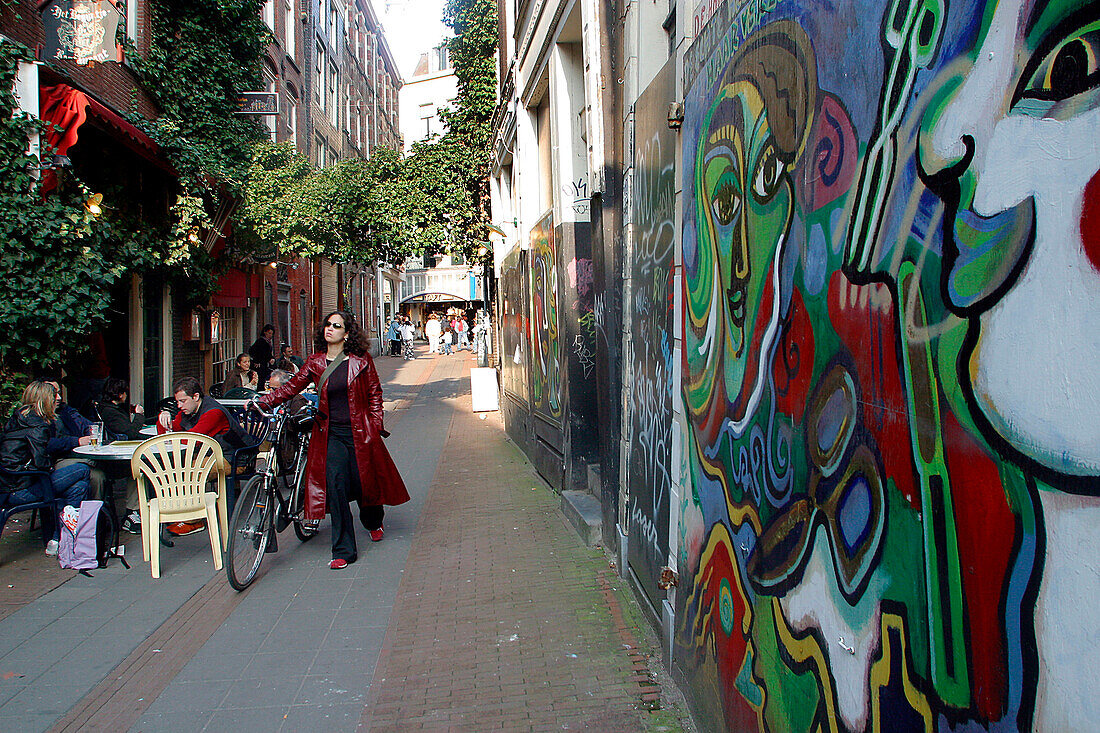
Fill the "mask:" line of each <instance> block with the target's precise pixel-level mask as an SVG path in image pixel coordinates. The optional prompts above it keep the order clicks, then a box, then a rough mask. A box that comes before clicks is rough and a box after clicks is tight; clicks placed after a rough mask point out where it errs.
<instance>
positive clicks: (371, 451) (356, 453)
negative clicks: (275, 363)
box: [259, 311, 409, 570]
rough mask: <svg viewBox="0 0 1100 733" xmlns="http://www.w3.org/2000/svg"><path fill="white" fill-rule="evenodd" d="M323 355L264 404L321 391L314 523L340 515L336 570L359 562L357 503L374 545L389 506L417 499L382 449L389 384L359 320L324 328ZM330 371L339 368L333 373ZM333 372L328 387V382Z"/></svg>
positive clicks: (335, 530) (314, 443)
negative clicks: (384, 404)
mask: <svg viewBox="0 0 1100 733" xmlns="http://www.w3.org/2000/svg"><path fill="white" fill-rule="evenodd" d="M314 339H315V347H316V349H317V352H318V353H315V354H313V355H312V356H310V357H309V359H308V360H307V361H306V363H305V366H303V367H302V368H301V369H300V370H299V371H298V373H297V374H295V375H294V376H293V377H292V378H291V379H290V381H289V382H287V383H286V384H285V385H283V386H282V387H280V388H279V389H277V390H275V391H273V392H271V393H270V394H268V395H266V396H264V397H262V398H260V400H259V402H260V404H262V405H264V406H265V407H268V408H270V407H274V406H275V405H279V404H282V403H283V402H286V401H287V400H289V399H290V398H291V397H293V396H294V395H296V394H298V393H299V392H301V391H302V390H303V389H305V388H306V385H308V384H309V383H310V382H313V383H314V384H315V385H317V393H318V395H319V396H320V404H319V406H318V409H317V420H316V422H315V424H314V426H313V433H312V434H311V436H310V440H309V455H308V457H307V459H306V508H305V518H306V520H307V521H311V522H312V521H320V520H321V519H322V518H324V516H325V507H326V504H327V507H328V511H329V513H330V514H331V515H332V562H331V563H329V567H330V568H332V569H333V570H340V569H341V568H346V567H347V566H348V565H349V564H350V563H353V562H355V560H356V557H357V550H356V545H355V522H354V520H353V518H352V514H351V506H350V502H351V501H352V500H353V499H354V500H356V501H358V502H359V520H360V521H361V522H362V523H363V526H364V527H366V528H367V530H368V531H369V532H370V538H371V540H372V541H374V542H378V541H379V540H381V539H382V518H383V515H384V509H383V505H384V504H389V505H391V506H392V505H395V504H403V503H404V502H406V501H408V500H409V493H408V491H406V490H405V483H404V481H402V480H401V474H400V473H398V471H397V466H395V465H394V463H393V459H392V458H390V454H389V451H387V450H386V446H385V445H384V444H383V443H382V436H383V435H386V434H387V433H385V430H384V428H383V427H382V384H381V383H380V382H379V381H378V372H377V371H375V368H374V360H373V359H371V358H370V355H369V354H368V353H367V348H366V339H365V337H364V335H363V331H362V329H360V328H359V324H358V323H356V322H355V318H354V316H352V315H351V314H350V313H345V312H344V311H333V312H332V313H330V314H329V315H328V316H326V317H325V319H324V320H323V321H322V322H321V323H320V325H318V327H317V333H316V335H315V337H314ZM330 365H335V366H334V367H333V368H332V369H329V367H330ZM326 370H328V371H329V374H328V376H327V378H326V379H325V381H324V384H321V379H322V377H323V376H324V375H325V372H326Z"/></svg>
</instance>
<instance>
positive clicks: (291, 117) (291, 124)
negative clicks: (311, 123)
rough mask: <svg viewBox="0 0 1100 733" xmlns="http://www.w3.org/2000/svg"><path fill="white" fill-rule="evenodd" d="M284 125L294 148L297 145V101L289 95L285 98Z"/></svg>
mask: <svg viewBox="0 0 1100 733" xmlns="http://www.w3.org/2000/svg"><path fill="white" fill-rule="evenodd" d="M286 127H287V131H288V132H289V139H290V142H291V144H293V145H294V147H295V148H297V147H298V102H296V101H295V99H294V97H290V98H289V99H288V100H287V105H286Z"/></svg>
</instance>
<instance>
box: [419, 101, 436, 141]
mask: <svg viewBox="0 0 1100 733" xmlns="http://www.w3.org/2000/svg"><path fill="white" fill-rule="evenodd" d="M433 117H435V105H433V104H432V103H431V102H428V103H426V104H422V105H420V119H421V121H423V123H424V136H425V137H427V136H429V135H431V134H432V118H433Z"/></svg>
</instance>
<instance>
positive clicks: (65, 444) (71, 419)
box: [43, 379, 106, 499]
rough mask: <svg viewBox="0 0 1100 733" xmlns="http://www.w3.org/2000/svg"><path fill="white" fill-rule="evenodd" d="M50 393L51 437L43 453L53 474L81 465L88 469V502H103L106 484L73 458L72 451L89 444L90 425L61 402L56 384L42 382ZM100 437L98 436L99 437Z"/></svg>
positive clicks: (97, 472)
mask: <svg viewBox="0 0 1100 733" xmlns="http://www.w3.org/2000/svg"><path fill="white" fill-rule="evenodd" d="M43 381H45V382H46V384H48V385H50V386H51V387H53V389H54V394H55V395H56V397H55V399H54V414H55V415H56V417H55V418H54V436H53V437H52V438H50V440H49V442H48V443H46V452H47V453H49V454H50V457H51V458H53V461H54V463H53V467H54V470H57V469H59V468H65V467H66V466H71V465H73V464H74V463H82V464H84V465H86V466H88V467H89V468H91V469H92V473H91V476H90V477H89V479H88V480H89V483H90V484H91V490H90V491H89V492H88V498H89V499H96V498H103V484H104V482H105V481H106V478H105V477H104V474H103V471H102V470H101V469H99V468H97V467H96V466H95V463H94V462H92V461H89V460H88V459H86V458H74V457H73V456H72V455H71V454H72V450H73V448H76V447H77V446H78V445H88V444H89V443H91V442H92V438H91V434H92V423H91V422H89V421H88V419H87V418H86V417H84V416H83V415H81V414H80V412H79V411H77V409H76V408H75V407H73V406H72V405H70V404H69V403H68V402H65V401H64V400H62V399H61V385H60V384H59V383H58V382H57V381H56V380H49V379H46V380H43ZM101 437H102V436H101Z"/></svg>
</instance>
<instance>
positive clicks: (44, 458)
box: [0, 380, 91, 555]
mask: <svg viewBox="0 0 1100 733" xmlns="http://www.w3.org/2000/svg"><path fill="white" fill-rule="evenodd" d="M56 404H57V389H56V388H55V387H54V386H53V385H52V384H50V383H49V382H44V381H41V380H36V381H34V382H31V383H30V384H29V385H27V388H26V389H25V390H23V399H22V404H20V406H19V407H17V408H15V412H13V413H12V416H11V418H10V419H9V420H8V423H7V425H5V426H4V437H3V438H2V439H0V464H2V465H3V467H4V468H7V469H10V470H20V469H37V470H47V471H48V470H49V469H50V466H51V465H52V461H51V460H50V454H49V452H48V451H47V449H46V444H47V443H48V442H49V441H50V439H51V438H53V437H55V434H56V432H57V428H56V427H55V424H56V420H55V418H56V416H57V415H56ZM90 474H91V469H90V468H89V467H88V466H87V465H85V464H83V463H73V464H70V465H68V466H62V467H61V468H58V469H55V470H54V471H52V472H51V473H50V484H51V485H52V487H53V494H54V496H56V497H58V498H59V499H61V500H63V501H64V502H65V504H66V505H68V506H74V507H79V506H80V502H82V501H84V499H86V498H87V496H88V489H89V485H90V484H89V480H88V477H89V476H90ZM45 498H46V497H45V496H43V495H42V488H41V485H40V484H38V483H37V482H35V481H34V479H33V477H23V476H20V477H10V476H4V477H2V478H0V503H2V504H3V505H4V506H14V505H17V504H27V503H29V502H32V501H41V500H42V499H45ZM52 519H53V520H54V521H53V522H52V524H53V527H54V530H53V537H52V538H51V539H50V540H49V542H47V543H46V554H47V555H56V554H57V545H58V540H59V539H60V537H61V525H60V524H58V522H57V521H56V517H53V518H52Z"/></svg>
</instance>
